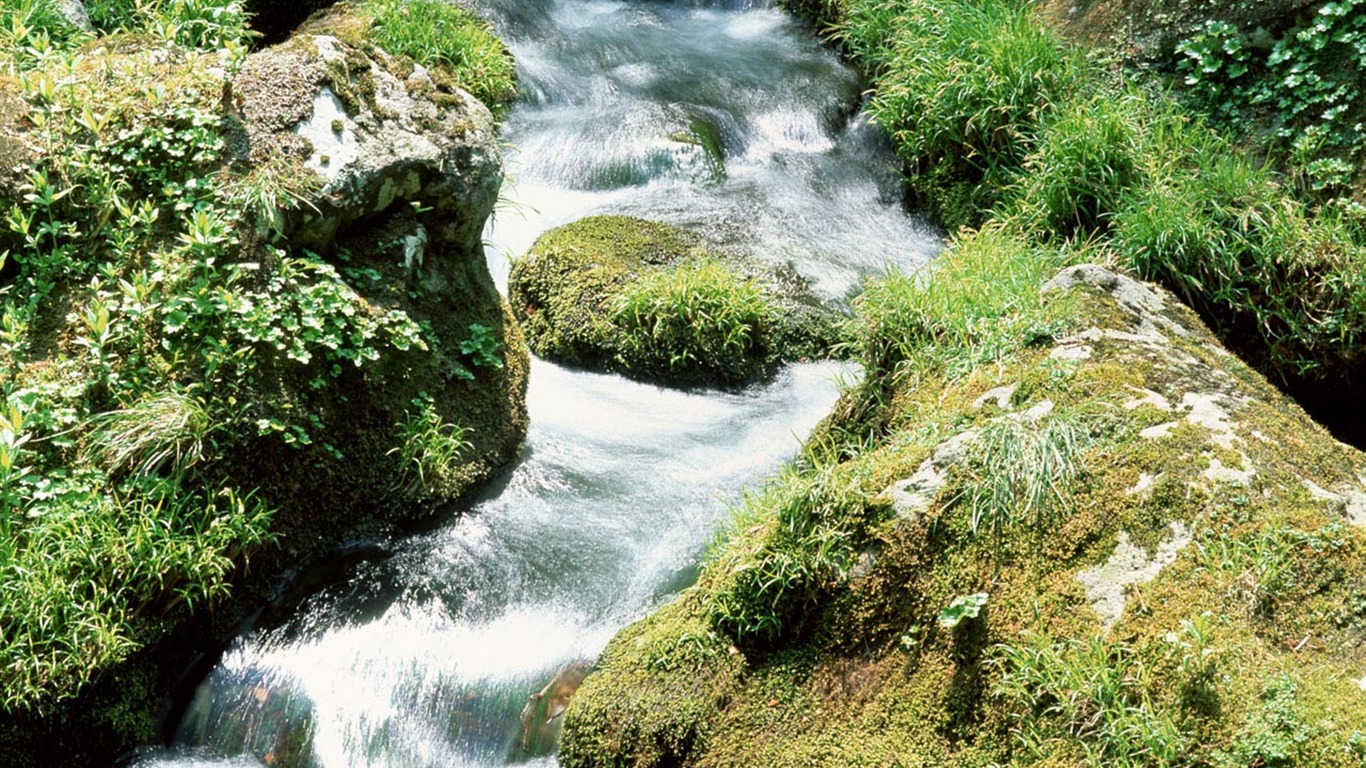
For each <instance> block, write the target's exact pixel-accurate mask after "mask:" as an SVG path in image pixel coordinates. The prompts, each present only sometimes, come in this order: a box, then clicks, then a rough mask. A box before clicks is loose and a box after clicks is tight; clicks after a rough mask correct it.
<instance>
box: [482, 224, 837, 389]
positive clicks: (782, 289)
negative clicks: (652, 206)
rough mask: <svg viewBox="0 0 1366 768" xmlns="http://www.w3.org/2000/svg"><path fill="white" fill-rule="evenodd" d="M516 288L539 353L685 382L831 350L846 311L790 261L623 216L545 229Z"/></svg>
mask: <svg viewBox="0 0 1366 768" xmlns="http://www.w3.org/2000/svg"><path fill="white" fill-rule="evenodd" d="M508 294H509V301H510V302H511V304H512V307H513V312H515V313H516V315H517V318H518V320H519V321H521V323H522V327H523V329H524V331H525V332H526V335H527V340H528V342H529V343H530V345H531V348H532V350H533V351H534V352H536V354H538V355H541V356H542V357H545V358H547V359H550V360H555V361H557V362H562V363H567V364H570V365H579V366H587V367H593V368H601V369H606V370H613V371H618V372H620V373H623V374H625V375H627V376H630V377H633V378H639V379H645V380H653V381H662V382H668V383H674V384H685V385H686V384H711V385H722V386H728V385H736V384H743V383H745V382H747V381H750V380H752V379H754V378H755V377H757V376H760V375H762V374H763V373H764V372H765V371H768V370H771V369H772V368H773V366H774V365H775V364H777V363H778V362H781V361H784V360H798V359H803V358H818V357H827V356H829V355H830V354H831V352H832V350H833V349H834V348H835V347H836V345H837V344H838V341H839V335H840V331H839V329H840V326H841V324H842V320H843V317H842V316H841V315H840V313H839V312H837V311H835V310H834V309H832V308H830V307H827V306H825V305H824V304H822V303H821V302H820V301H819V300H818V299H817V298H815V297H814V296H813V295H812V294H811V293H810V291H809V289H808V287H807V284H806V282H805V281H804V280H802V279H801V278H800V276H798V275H796V274H795V273H793V272H792V271H791V270H775V269H765V268H760V267H757V266H754V265H751V264H745V263H743V262H741V261H739V260H737V259H735V258H732V257H729V256H727V255H723V254H721V253H720V252H719V251H717V250H716V249H714V248H712V247H710V246H708V245H707V244H706V243H705V242H704V241H703V239H702V238H700V237H698V236H697V235H695V234H692V233H690V232H687V231H686V230H683V229H680V228H678V227H675V226H672V225H669V224H664V223H661V222H655V221H645V220H641V219H636V218H631V217H627V216H592V217H589V218H586V219H581V220H579V221H576V222H574V223H571V224H567V225H565V226H562V227H558V228H556V229H553V230H551V231H549V232H547V233H545V234H544V235H542V236H541V237H540V238H539V239H538V240H537V241H536V243H535V244H534V245H532V247H531V250H530V251H528V252H527V254H526V255H525V256H523V257H522V258H521V259H519V260H518V261H517V263H516V264H514V265H513V269H512V275H511V277H510V278H509V281H508Z"/></svg>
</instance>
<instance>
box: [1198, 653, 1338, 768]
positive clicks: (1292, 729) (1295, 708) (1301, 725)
mask: <svg viewBox="0 0 1366 768" xmlns="http://www.w3.org/2000/svg"><path fill="white" fill-rule="evenodd" d="M1298 689H1299V686H1298V685H1297V684H1296V683H1295V679H1294V678H1293V677H1291V676H1290V675H1286V674H1282V675H1281V676H1279V677H1277V678H1275V679H1273V680H1271V681H1270V682H1269V683H1267V685H1266V687H1265V688H1264V689H1263V690H1262V694H1261V705H1262V706H1261V709H1260V711H1254V712H1253V713H1251V714H1250V715H1249V717H1248V721H1247V723H1246V724H1245V725H1244V727H1243V728H1242V730H1241V731H1239V732H1238V734H1237V735H1236V736H1235V737H1234V742H1233V745H1232V747H1231V748H1230V749H1229V750H1228V751H1227V752H1224V751H1222V750H1221V751H1220V752H1219V753H1217V754H1216V760H1215V764H1216V765H1217V766H1219V767H1220V768H1233V767H1234V766H1243V765H1257V766H1265V767H1266V768H1288V767H1289V766H1294V765H1306V764H1309V763H1312V762H1313V757H1311V753H1310V750H1308V749H1306V747H1308V745H1309V742H1310V741H1311V739H1313V738H1314V736H1315V735H1316V733H1317V731H1318V730H1319V729H1317V728H1314V727H1313V726H1311V725H1309V724H1308V723H1306V722H1305V721H1304V712H1303V710H1302V708H1301V705H1300V702H1299V701H1298V699H1297V696H1296V694H1297V693H1298Z"/></svg>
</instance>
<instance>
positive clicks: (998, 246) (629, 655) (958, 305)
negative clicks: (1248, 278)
mask: <svg viewBox="0 0 1366 768" xmlns="http://www.w3.org/2000/svg"><path fill="white" fill-rule="evenodd" d="M1095 255H1096V254H1095V252H1094V251H1091V250H1084V249H1083V250H1078V251H1065V250H1060V249H1054V250H1040V249H1039V248H1038V246H1034V245H1031V244H1029V243H1028V242H1026V241H1023V240H1021V239H1019V238H1018V237H1017V236H1016V235H1013V234H1011V233H1009V232H1008V231H1006V230H1004V229H1003V228H1002V227H1000V226H998V225H989V226H987V227H984V228H983V229H981V230H978V231H974V232H964V233H961V234H960V235H959V236H958V237H957V238H956V239H955V240H954V242H953V243H952V244H951V247H950V249H949V250H948V251H947V253H946V254H945V255H944V256H943V257H942V259H943V262H942V266H941V270H942V271H940V272H937V273H936V276H935V278H934V279H932V280H930V281H929V282H924V281H915V280H910V279H905V278H901V277H896V278H892V279H889V280H888V281H886V282H885V283H883V284H880V285H878V286H875V287H874V288H873V289H871V290H870V292H869V293H868V294H866V295H865V297H864V298H863V299H862V300H861V301H860V307H859V310H860V313H861V315H862V317H863V318H864V320H863V326H862V327H863V333H862V334H861V336H860V340H859V348H860V350H861V361H862V363H863V365H864V366H866V368H867V370H868V371H870V373H871V375H869V376H868V377H867V378H865V379H864V380H863V381H862V382H861V383H860V384H859V385H858V386H856V387H855V388H853V389H851V390H850V391H849V392H847V393H846V394H845V395H844V397H843V398H842V400H841V402H840V403H839V404H838V405H837V407H836V410H835V412H834V413H833V414H832V415H831V417H829V418H828V419H827V421H826V422H825V423H824V424H823V425H822V427H821V428H819V429H818V430H817V432H816V434H815V435H813V437H812V438H811V439H810V440H809V441H808V444H807V448H806V451H805V453H804V455H803V457H802V460H801V462H800V463H799V465H798V466H797V467H796V468H794V469H791V470H788V471H787V472H785V473H784V474H783V475H782V476H780V477H779V478H776V479H775V480H773V481H772V482H771V483H770V484H769V485H768V486H766V487H764V488H762V489H760V490H758V491H756V492H754V493H752V494H751V495H750V496H749V497H748V498H746V500H745V502H744V504H743V505H742V507H741V508H740V509H739V510H738V511H737V513H736V517H735V519H734V521H733V522H732V524H731V525H730V527H729V528H728V529H727V530H726V531H725V532H723V534H722V535H721V536H720V537H719V538H718V541H717V543H716V545H715V546H714V549H713V551H712V552H710V553H709V555H708V557H707V561H706V564H705V566H704V570H703V573H702V575H701V577H700V579H699V581H698V584H697V585H696V586H695V587H693V588H691V589H689V590H686V591H685V592H684V593H683V595H682V596H681V597H680V598H679V599H678V600H677V601H675V602H674V603H672V604H670V605H668V606H666V607H664V608H663V609H661V610H660V611H658V612H657V613H655V614H654V615H652V616H650V617H648V618H646V619H645V620H643V621H641V622H639V623H638V624H636V625H634V626H632V627H630V628H628V629H627V630H625V631H624V632H623V633H622V634H621V635H619V636H618V637H617V638H616V639H615V640H614V641H613V642H612V644H611V645H610V646H609V647H608V648H607V650H606V651H605V653H604V654H603V656H602V658H601V659H600V661H599V664H598V668H597V671H595V672H594V674H593V675H590V676H589V678H588V679H587V680H586V681H585V683H584V686H583V688H581V689H580V691H579V692H578V694H577V697H576V699H575V700H574V701H573V703H572V704H571V707H570V710H569V712H568V713H567V718H568V719H567V720H566V731H565V736H564V739H563V741H562V745H561V752H560V760H561V762H562V763H564V764H565V765H567V766H576V767H577V766H607V765H635V766H663V765H680V764H683V765H692V764H705V765H711V764H717V765H775V766H788V765H850V766H854V765H870V766H871V765H887V764H898V765H908V766H910V765H923V766H941V765H978V766H988V765H1022V766H1023V765H1069V766H1074V765H1094V766H1101V765H1104V766H1111V765H1132V766H1139V765H1143V766H1208V767H1211V768H1213V767H1216V766H1218V767H1221V768H1222V767H1227V768H1233V767H1234V766H1247V765H1286V766H1289V765H1306V766H1308V765H1313V766H1355V765H1360V764H1361V761H1362V760H1363V758H1364V757H1366V750H1363V747H1362V745H1363V744H1366V700H1364V699H1363V697H1362V696H1361V691H1360V689H1359V686H1358V683H1357V681H1358V679H1359V678H1360V665H1361V663H1362V661H1363V657H1362V656H1361V653H1360V650H1359V649H1360V647H1361V639H1362V637H1363V633H1364V632H1366V624H1363V623H1362V620H1361V618H1360V614H1361V607H1360V600H1359V597H1358V593H1359V591H1360V588H1361V578H1360V574H1361V572H1362V568H1363V566H1366V534H1363V532H1362V531H1361V529H1360V528H1358V527H1356V525H1357V524H1359V523H1360V521H1359V519H1356V518H1352V519H1351V520H1350V523H1349V519H1348V518H1347V516H1346V515H1345V514H1344V507H1345V506H1346V505H1347V504H1348V503H1349V502H1348V499H1349V498H1357V497H1356V496H1350V497H1349V496H1346V495H1339V494H1348V493H1353V494H1362V493H1366V491H1363V490H1362V487H1361V485H1360V481H1359V480H1358V479H1357V476H1356V472H1357V471H1358V470H1359V468H1360V467H1361V466H1362V465H1363V458H1362V455H1361V454H1360V453H1359V452H1357V451H1355V450H1354V449H1351V448H1348V447H1346V446H1344V445H1342V444H1341V443H1338V442H1337V441H1335V440H1333V439H1332V438H1331V437H1330V436H1329V435H1328V434H1327V433H1326V432H1325V431H1324V430H1323V429H1322V428H1321V427H1318V426H1317V425H1315V424H1314V423H1313V422H1312V421H1311V420H1310V419H1309V418H1308V417H1307V416H1305V415H1304V414H1303V413H1302V412H1301V411H1299V410H1298V409H1296V408H1295V407H1294V406H1293V404H1291V403H1290V402H1288V401H1286V400H1285V399H1284V398H1283V396H1281V395H1280V394H1279V393H1277V392H1276V391H1275V389H1274V388H1273V387H1271V386H1270V385H1269V384H1268V383H1267V382H1266V380H1265V379H1264V378H1262V377H1261V376H1259V375H1258V374H1256V373H1254V372H1253V371H1251V370H1250V369H1248V368H1247V367H1246V366H1244V365H1242V364H1241V363H1238V362H1237V361H1236V359H1234V358H1232V357H1230V356H1228V355H1227V354H1226V353H1224V352H1223V351H1222V350H1220V349H1219V348H1218V347H1217V345H1216V344H1215V343H1214V342H1213V339H1212V338H1211V337H1210V336H1209V335H1208V334H1207V332H1206V331H1205V330H1204V329H1203V328H1202V327H1201V326H1200V324H1199V322H1198V321H1197V320H1195V319H1194V317H1193V316H1192V315H1191V314H1190V313H1189V311H1188V310H1185V309H1184V308H1182V307H1179V306H1178V305H1177V304H1176V303H1175V301H1174V300H1173V299H1170V298H1169V299H1168V300H1167V304H1166V306H1162V307H1160V308H1153V307H1151V306H1148V305H1147V304H1146V302H1147V301H1148V300H1147V299H1145V298H1144V294H1142V293H1141V292H1137V290H1138V289H1137V288H1136V284H1134V286H1132V287H1125V286H1122V285H1120V286H1119V288H1118V289H1116V291H1115V293H1114V294H1111V293H1107V292H1106V291H1105V290H1098V287H1099V288H1101V289H1103V288H1104V287H1105V286H1106V285H1107V284H1108V283H1109V280H1110V279H1108V278H1104V277H1102V278H1101V279H1099V280H1097V281H1096V282H1095V283H1094V284H1092V285H1088V286H1084V287H1081V288H1072V289H1066V290H1063V289H1059V290H1052V291H1042V290H1040V284H1041V283H1042V282H1043V281H1044V279H1045V278H1046V277H1047V276H1049V275H1051V274H1052V272H1053V271H1054V270H1055V269H1056V267H1057V266H1058V265H1061V264H1067V263H1070V262H1085V261H1091V260H1093V259H1092V257H1093V256H1095ZM941 276H942V278H943V279H942V280H941V279H940V278H941ZM1114 282H1115V283H1116V284H1117V285H1118V284H1119V281H1118V279H1114ZM1125 291H1128V292H1129V293H1125ZM1147 295H1148V296H1151V295H1152V294H1147ZM1154 300H1155V299H1154ZM1122 301H1128V302H1130V303H1129V304H1124V303H1121V302H1122ZM1139 308H1142V309H1141V310H1140V309H1139ZM1347 489H1352V490H1350V491H1349V490H1347ZM1351 503H1356V502H1351ZM1107 584H1108V588H1110V589H1113V590H1114V592H1113V594H1114V595H1117V596H1119V600H1120V601H1121V602H1120V606H1121V608H1120V609H1119V610H1118V611H1115V612H1114V613H1111V611H1113V610H1114V609H1113V608H1110V607H1107V605H1108V604H1107V602H1106V598H1105V597H1104V590H1105V589H1106V585H1107ZM756 733H762V734H763V738H755V734H756Z"/></svg>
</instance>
